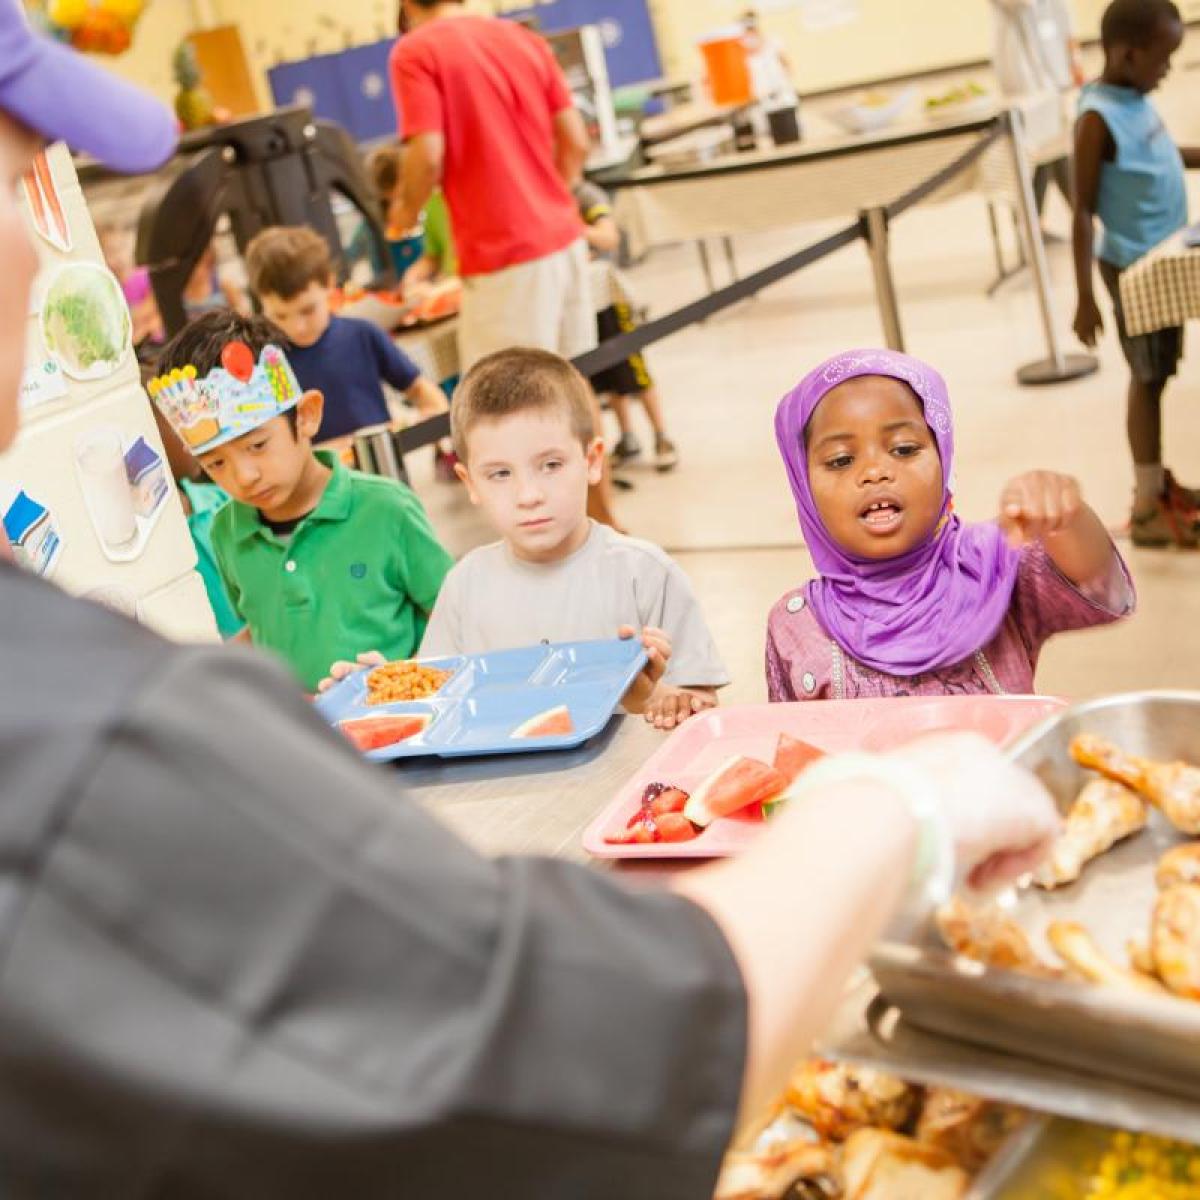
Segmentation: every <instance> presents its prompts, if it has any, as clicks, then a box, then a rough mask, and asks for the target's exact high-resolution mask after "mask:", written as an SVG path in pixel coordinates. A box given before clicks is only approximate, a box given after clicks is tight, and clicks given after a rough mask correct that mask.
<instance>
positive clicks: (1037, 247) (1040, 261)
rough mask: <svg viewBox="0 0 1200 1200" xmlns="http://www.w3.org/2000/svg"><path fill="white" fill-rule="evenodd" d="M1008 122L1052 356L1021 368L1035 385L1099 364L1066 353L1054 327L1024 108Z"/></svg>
mask: <svg viewBox="0 0 1200 1200" xmlns="http://www.w3.org/2000/svg"><path fill="white" fill-rule="evenodd" d="M1003 120H1004V122H1005V126H1006V131H1007V138H1006V139H1005V140H1006V141H1007V142H1008V148H1009V152H1010V154H1011V156H1012V167H1013V174H1014V175H1015V176H1016V180H1017V216H1018V218H1019V224H1020V230H1021V240H1022V242H1023V244H1024V246H1025V250H1026V253H1027V255H1028V258H1029V265H1030V269H1031V270H1032V272H1033V290H1034V292H1035V293H1036V294H1037V302H1038V310H1039V312H1040V313H1041V317H1042V329H1043V332H1044V333H1045V335H1046V349H1047V350H1049V352H1050V356H1049V358H1045V359H1041V360H1040V361H1038V362H1032V363H1027V364H1026V365H1025V366H1023V367H1021V368H1020V369H1019V370H1018V371H1017V379H1018V381H1019V382H1021V383H1023V384H1028V385H1030V386H1035V385H1038V384H1045V383H1064V382H1066V381H1067V380H1069V379H1079V378H1080V377H1082V376H1084V375H1090V374H1092V372H1093V371H1095V370H1096V369H1097V368H1098V366H1099V364H1098V363H1097V361H1096V359H1095V358H1093V357H1092V356H1091V355H1090V354H1064V353H1063V350H1062V345H1061V344H1060V342H1059V340H1058V332H1057V330H1056V329H1055V328H1054V309H1053V308H1052V307H1051V304H1050V285H1049V279H1050V269H1049V266H1048V264H1047V262H1046V246H1045V243H1044V242H1043V241H1042V231H1041V226H1040V225H1039V224H1038V216H1037V204H1036V202H1035V201H1034V198H1033V177H1032V175H1031V173H1030V170H1029V156H1028V155H1027V154H1026V152H1025V136H1024V128H1023V126H1022V124H1021V114H1020V111H1019V110H1017V109H1015V108H1009V109H1007V110H1006V111H1005V113H1004V116H1003Z"/></svg>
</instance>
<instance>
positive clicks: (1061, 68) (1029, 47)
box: [988, 0, 1084, 215]
mask: <svg viewBox="0 0 1200 1200" xmlns="http://www.w3.org/2000/svg"><path fill="white" fill-rule="evenodd" d="M988 3H989V7H990V8H991V12H992V30H993V44H992V62H993V66H994V68H995V71H996V82H997V83H998V84H999V87H1000V93H1001V95H1003V96H1004V97H1006V98H1008V99H1011V100H1023V99H1027V98H1029V97H1031V96H1036V95H1038V94H1039V93H1044V92H1058V93H1060V94H1062V93H1066V92H1069V91H1071V89H1072V88H1076V87H1082V86H1083V82H1084V75H1083V64H1082V61H1081V59H1080V56H1079V41H1078V39H1077V37H1076V35H1075V22H1074V18H1073V17H1072V15H1071V10H1070V7H1069V5H1068V3H1067V0H988ZM1063 116H1064V131H1065V128H1066V125H1065V118H1066V114H1065V111H1064V114H1063ZM1051 179H1053V180H1054V181H1055V183H1056V184H1057V185H1058V188H1059V190H1060V191H1061V192H1062V194H1063V198H1064V199H1065V200H1066V202H1067V204H1068V205H1070V203H1071V167H1070V160H1069V159H1068V157H1067V155H1066V154H1065V153H1064V154H1063V155H1062V156H1061V157H1059V158H1056V159H1054V160H1053V161H1051V162H1046V163H1040V164H1039V165H1038V166H1037V167H1036V168H1035V170H1034V174H1033V192H1034V199H1035V200H1036V202H1037V210H1038V213H1039V215H1040V214H1041V212H1042V209H1043V208H1044V207H1045V203H1046V195H1047V193H1048V191H1049V190H1050V181H1051Z"/></svg>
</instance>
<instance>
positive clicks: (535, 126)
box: [389, 0, 615, 524]
mask: <svg viewBox="0 0 1200 1200" xmlns="http://www.w3.org/2000/svg"><path fill="white" fill-rule="evenodd" d="M400 24H401V30H402V36H401V37H400V39H399V40H398V41H397V42H396V45H395V46H394V47H393V48H392V54H391V62H390V69H391V78H392V91H393V94H394V97H395V100H396V106H397V112H398V115H399V121H400V131H401V136H402V137H403V139H404V142H405V154H404V177H403V182H402V185H401V188H400V192H399V195H398V196H397V198H396V200H395V201H394V202H393V204H392V207H391V210H390V212H389V221H390V224H391V226H392V227H393V228H395V229H411V228H413V227H414V226H415V225H416V224H417V222H418V219H419V214H420V212H421V210H422V209H423V208H424V206H425V205H426V203H428V201H429V198H430V196H431V195H432V194H433V190H434V188H435V187H437V186H439V185H440V186H441V188H442V192H443V193H444V195H445V197H446V204H447V206H448V207H449V209H450V223H451V225H452V226H453V229H454V239H455V242H456V244H457V246H458V257H459V272H460V274H461V275H462V278H463V302H462V315H461V318H460V322H459V331H458V350H459V358H460V361H461V365H462V370H463V372H464V373H465V372H466V371H468V370H469V369H470V368H471V367H472V366H473V365H474V364H475V363H476V362H478V361H479V360H480V359H481V358H483V357H484V356H485V355H488V354H491V353H492V352H493V351H496V350H504V349H507V348H508V347H510V346H533V347H537V348H539V349H543V350H551V351H553V352H555V353H557V354H561V355H562V356H563V357H564V358H575V357H576V356H578V355H580V354H583V353H584V352H586V351H588V350H591V349H592V348H593V347H594V346H595V345H596V317H595V312H594V310H593V307H592V298H591V289H590V287H589V283H588V253H587V242H586V240H585V238H584V227H583V222H582V220H581V219H580V216H579V212H578V209H577V208H576V205H575V201H574V199H573V198H572V196H571V190H570V185H571V184H572V183H574V182H575V180H576V179H578V178H579V177H580V175H581V174H582V170H583V163H584V159H585V158H586V157H587V152H588V136H587V130H586V129H585V128H584V124H583V118H582V117H581V116H580V115H579V113H578V112H577V111H576V110H575V107H574V104H573V102H572V99H571V93H570V91H569V89H568V88H567V82H566V80H565V79H564V77H563V73H562V71H561V69H560V68H559V66H558V63H557V62H556V61H555V59H554V55H553V53H552V51H551V50H550V47H549V46H548V45H547V44H546V42H545V41H544V40H543V39H542V38H540V37H539V36H538V35H537V34H535V33H532V32H531V31H530V30H528V29H525V28H523V27H521V26H520V25H518V24H516V23H515V22H512V21H503V20H499V19H497V18H495V17H478V16H474V15H472V14H470V13H468V12H466V11H465V9H464V7H463V4H462V3H461V0H402V3H401V22H400ZM406 27H407V28H406ZM596 417H597V432H600V430H599V405H597V409H596ZM590 509H591V511H592V515H593V516H595V517H597V518H598V519H599V520H602V521H605V522H606V523H608V524H615V522H614V521H613V518H612V514H611V510H610V505H609V501H608V483H607V479H606V480H605V481H604V483H602V485H601V486H600V488H599V490H597V491H596V493H595V495H594V496H593V497H592V504H591V505H590Z"/></svg>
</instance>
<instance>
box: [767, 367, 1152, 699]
mask: <svg viewBox="0 0 1200 1200" xmlns="http://www.w3.org/2000/svg"><path fill="white" fill-rule="evenodd" d="M775 435H776V438H777V439H778V442H779V450H780V453H781V454H782V455H783V461H784V465H785V467H786V468H787V474H788V480H789V482H790V484H791V488H792V494H793V495H794V496H795V498H796V511H797V513H798V515H799V518H800V528H801V531H802V532H803V534H804V541H805V544H806V545H807V546H808V549H809V552H810V554H811V555H812V559H813V563H814V565H815V567H816V569H817V572H818V575H817V578H816V579H813V580H811V581H810V582H809V583H808V584H806V585H805V586H804V587H802V588H799V589H797V590H794V591H790V592H788V593H787V594H786V595H785V596H784V597H783V598H782V599H780V601H779V602H778V603H777V604H776V605H775V607H774V608H773V609H772V611H771V616H770V620H769V623H768V628H767V687H768V692H769V695H770V698H771V699H772V700H816V699H835V698H836V699H842V698H853V697H865V696H873V697H882V696H904V695H949V694H956V693H957V694H971V693H988V692H991V693H1002V692H1010V693H1024V692H1031V691H1032V690H1033V676H1034V669H1035V667H1036V666H1037V659H1038V654H1039V652H1040V650H1041V647H1042V645H1043V644H1044V643H1045V641H1046V639H1047V638H1049V637H1050V636H1051V635H1052V634H1055V633H1059V632H1062V631H1064V630H1068V629H1084V628H1088V627H1090V626H1096V625H1104V624H1107V623H1109V622H1111V621H1115V620H1117V619H1118V618H1120V617H1123V616H1126V615H1128V614H1129V613H1130V612H1132V610H1133V604H1134V596H1133V585H1132V583H1131V582H1130V579H1129V574H1128V572H1127V571H1126V569H1125V564H1124V563H1123V562H1122V561H1121V557H1120V555H1119V554H1118V553H1117V551H1116V549H1115V548H1114V546H1113V544H1112V541H1111V540H1110V539H1109V536H1108V534H1107V532H1106V531H1105V529H1104V526H1103V525H1102V524H1101V522H1100V519H1099V518H1098V517H1097V516H1096V514H1095V513H1094V512H1093V511H1092V510H1091V508H1089V507H1088V506H1087V505H1086V504H1085V503H1084V502H1083V499H1082V496H1081V494H1080V490H1079V485H1078V484H1077V483H1076V482H1075V480H1073V479H1071V478H1070V477H1068V476H1066V475H1059V474H1056V473H1054V472H1051V471H1032V472H1028V473H1026V474H1024V475H1019V476H1017V477H1016V478H1015V479H1013V480H1011V481H1010V482H1009V483H1008V484H1007V485H1006V487H1005V488H1004V491H1003V493H1002V496H1001V500H1000V511H999V517H998V519H997V520H996V521H995V522H991V523H988V524H980V525H968V524H965V523H964V522H963V521H962V520H961V519H960V518H959V517H958V516H957V515H956V514H955V512H954V508H953V504H952V500H951V490H950V480H951V471H952V467H953V464H954V430H953V423H952V421H951V416H950V398H949V395H948V394H947V390H946V383H945V381H944V380H943V379H942V377H941V376H940V375H939V374H938V373H937V371H935V370H934V369H933V368H932V367H930V366H928V365H927V364H926V363H923V362H921V361H919V360H918V359H915V358H911V357H909V356H908V355H906V354H899V353H896V352H895V351H891V350H852V351H849V352H847V353H845V354H839V355H838V356H837V357H836V358H832V359H830V360H829V361H828V362H825V363H822V364H821V366H819V367H817V368H816V369H815V370H814V371H811V372H810V373H809V374H808V375H807V376H805V378H804V379H802V380H801V381H800V384H799V385H798V386H797V387H796V388H795V389H794V390H793V391H791V392H789V393H788V395H786V396H785V397H784V398H783V400H781V401H780V403H779V408H778V410H777V411H776V413H775Z"/></svg>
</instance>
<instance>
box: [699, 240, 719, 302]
mask: <svg viewBox="0 0 1200 1200" xmlns="http://www.w3.org/2000/svg"><path fill="white" fill-rule="evenodd" d="M696 249H697V250H698V251H699V252H700V269H701V270H702V271H703V272H704V286H705V287H706V288H708V294H709V295H710V296H711V295H712V294H713V292H715V291H716V290H717V288H716V284H715V283H713V273H712V261H711V260H710V259H709V257H708V243H707V242H706V241H705V240H704V239H703V238H697V239H696Z"/></svg>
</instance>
